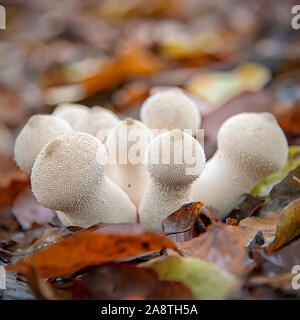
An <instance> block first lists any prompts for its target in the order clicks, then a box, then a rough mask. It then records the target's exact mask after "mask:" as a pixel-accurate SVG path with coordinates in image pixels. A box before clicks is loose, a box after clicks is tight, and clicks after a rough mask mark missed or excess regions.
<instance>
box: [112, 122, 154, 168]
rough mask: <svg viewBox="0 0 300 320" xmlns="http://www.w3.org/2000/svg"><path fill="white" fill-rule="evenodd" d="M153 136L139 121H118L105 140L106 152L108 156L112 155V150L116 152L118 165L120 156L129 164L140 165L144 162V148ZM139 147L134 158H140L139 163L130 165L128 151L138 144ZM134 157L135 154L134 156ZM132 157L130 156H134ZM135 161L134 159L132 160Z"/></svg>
mask: <svg viewBox="0 0 300 320" xmlns="http://www.w3.org/2000/svg"><path fill="white" fill-rule="evenodd" d="M152 137H153V135H152V132H151V131H150V129H149V128H148V127H147V126H146V125H145V124H144V123H142V122H141V121H138V120H134V119H132V118H127V119H125V120H122V121H119V122H118V124H117V125H116V126H115V127H114V128H113V129H112V130H111V132H110V134H109V136H108V138H107V143H106V147H107V151H108V154H109V158H110V155H113V154H114V151H115V150H114V149H116V150H117V152H116V153H117V154H116V161H117V163H118V161H119V159H120V155H121V154H122V157H123V159H124V158H125V159H127V161H128V163H129V164H140V163H142V162H143V160H144V153H145V151H146V147H147V145H148V144H149V142H150V140H151V139H152ZM138 143H139V146H140V147H141V148H140V149H139V150H138V151H141V152H139V154H137V155H136V156H137V157H139V158H140V161H139V163H131V159H130V158H131V157H130V154H129V153H130V150H131V148H132V147H133V146H134V145H135V144H138ZM134 155H135V154H134ZM134 155H132V156H134ZM133 160H136V159H133Z"/></svg>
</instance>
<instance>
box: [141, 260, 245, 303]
mask: <svg viewBox="0 0 300 320" xmlns="http://www.w3.org/2000/svg"><path fill="white" fill-rule="evenodd" d="M142 266H143V267H148V268H151V269H153V270H155V271H156V272H157V273H158V275H159V278H160V279H162V280H168V281H181V282H183V283H184V284H186V285H187V286H188V287H189V288H190V289H191V291H192V293H193V294H194V296H195V297H196V299H205V300H209V299H213V300H220V299H225V298H226V297H227V296H228V295H229V294H231V293H232V292H234V291H236V290H237V289H238V288H239V287H240V285H241V282H240V281H239V280H237V279H236V278H235V277H234V276H233V275H231V274H230V273H228V272H226V271H224V270H222V269H220V268H218V267H217V266H216V265H215V264H212V263H209V262H206V261H203V260H200V259H197V258H182V257H164V258H156V259H153V260H150V261H148V262H146V263H144V264H143V265H142Z"/></svg>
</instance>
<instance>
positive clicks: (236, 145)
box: [192, 113, 288, 219]
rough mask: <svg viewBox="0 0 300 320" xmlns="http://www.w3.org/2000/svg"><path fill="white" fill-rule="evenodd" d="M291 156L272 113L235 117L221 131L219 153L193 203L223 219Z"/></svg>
mask: <svg viewBox="0 0 300 320" xmlns="http://www.w3.org/2000/svg"><path fill="white" fill-rule="evenodd" d="M287 157H288V143H287V140H286V137H285V135H284V133H283V131H282V129H281V128H280V126H279V125H278V122H277V120H276V118H275V117H274V116H273V115H272V114H270V113H241V114H238V115H235V116H233V117H231V118H229V119H227V120H226V121H225V122H224V123H223V125H222V126H221V128H220V130H219V132H218V150H217V152H216V154H215V155H214V156H213V157H212V158H211V159H210V160H209V161H208V163H207V165H206V167H205V169H204V171H203V173H202V174H201V176H200V178H199V179H198V180H197V181H196V182H195V183H194V185H193V188H192V189H193V200H194V201H202V202H203V203H204V204H206V205H209V206H211V207H213V208H215V209H216V210H217V211H218V216H219V218H220V219H222V218H224V217H226V215H227V214H228V213H230V211H231V210H232V209H233V208H234V207H235V206H236V205H238V204H239V203H240V202H241V201H242V200H243V196H244V194H246V193H249V192H250V191H251V190H252V189H253V188H254V187H255V185H256V184H257V183H258V182H259V181H260V180H261V179H262V178H263V177H265V176H266V175H268V174H270V173H272V172H275V171H277V170H278V169H280V168H282V167H283V166H284V165H285V163H286V161H287Z"/></svg>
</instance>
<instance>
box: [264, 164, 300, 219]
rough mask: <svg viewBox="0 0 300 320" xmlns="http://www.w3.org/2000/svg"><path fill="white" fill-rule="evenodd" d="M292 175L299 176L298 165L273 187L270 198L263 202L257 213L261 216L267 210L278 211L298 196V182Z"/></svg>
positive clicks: (299, 169) (299, 186)
mask: <svg viewBox="0 0 300 320" xmlns="http://www.w3.org/2000/svg"><path fill="white" fill-rule="evenodd" d="M293 177H296V178H298V179H299V178H300V165H299V166H298V167H297V168H296V169H294V170H292V171H290V172H289V174H288V175H287V176H286V177H285V178H284V179H283V180H282V181H281V182H280V183H279V184H277V185H275V186H274V187H273V189H272V191H271V193H270V198H269V199H267V200H266V202H265V203H264V205H263V207H262V208H261V210H260V212H259V215H261V216H263V215H265V214H266V213H267V212H269V211H280V210H281V209H283V208H284V207H285V206H286V205H288V204H289V203H290V202H292V201H294V200H296V199H297V198H299V197H300V184H299V183H298V182H297V181H296V180H295V179H294V178H293Z"/></svg>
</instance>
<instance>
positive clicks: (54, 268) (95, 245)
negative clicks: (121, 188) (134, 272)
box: [7, 224, 176, 278]
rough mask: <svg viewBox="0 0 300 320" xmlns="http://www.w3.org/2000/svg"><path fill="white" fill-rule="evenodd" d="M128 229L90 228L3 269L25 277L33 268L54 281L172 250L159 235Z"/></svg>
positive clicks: (167, 242)
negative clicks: (125, 230) (138, 257)
mask: <svg viewBox="0 0 300 320" xmlns="http://www.w3.org/2000/svg"><path fill="white" fill-rule="evenodd" d="M123 225H124V226H128V225H130V224H123ZM132 226H133V227H132V229H133V230H134V232H132V233H125V232H124V233H120V232H119V230H118V228H119V227H118V226H117V227H116V230H114V227H113V225H111V226H108V227H103V228H99V229H98V230H97V229H96V228H91V229H87V230H83V231H79V232H76V233H74V234H72V235H70V236H68V237H66V238H63V239H61V240H59V241H57V242H55V243H53V244H51V245H49V246H48V247H47V248H45V249H43V250H41V251H39V252H37V253H33V254H32V255H30V256H28V257H27V258H26V259H24V260H21V261H19V262H18V263H17V264H15V265H9V266H7V269H8V270H14V271H17V272H19V273H25V274H26V273H27V272H28V268H29V267H33V268H34V269H35V270H36V272H37V274H38V275H39V276H41V277H43V278H55V277H59V276H61V275H64V274H67V273H71V272H75V271H77V270H80V269H82V268H85V267H88V266H93V265H98V264H102V263H106V262H112V261H115V260H120V259H124V258H128V257H134V256H137V255H140V254H143V253H146V252H151V251H160V250H163V249H166V248H172V249H176V246H175V244H173V242H171V240H169V239H168V238H166V237H164V236H163V235H162V234H161V233H158V232H154V231H150V230H147V229H145V228H143V227H142V226H138V225H136V224H132ZM127 228H128V227H127Z"/></svg>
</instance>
